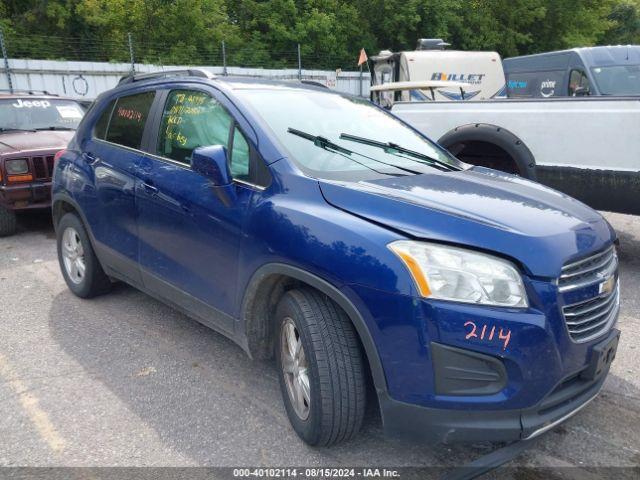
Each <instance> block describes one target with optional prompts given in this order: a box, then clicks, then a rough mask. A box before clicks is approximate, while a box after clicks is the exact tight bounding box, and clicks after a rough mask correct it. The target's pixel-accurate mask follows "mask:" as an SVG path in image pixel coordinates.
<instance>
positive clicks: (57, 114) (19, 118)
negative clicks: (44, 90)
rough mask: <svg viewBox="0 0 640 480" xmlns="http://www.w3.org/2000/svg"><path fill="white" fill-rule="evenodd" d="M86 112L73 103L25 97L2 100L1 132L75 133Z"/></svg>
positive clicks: (0, 106)
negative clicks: (54, 131) (46, 131)
mask: <svg viewBox="0 0 640 480" xmlns="http://www.w3.org/2000/svg"><path fill="white" fill-rule="evenodd" d="M83 116H84V109H83V108H82V107H81V106H80V104H79V103H77V102H74V101H73V100H60V99H55V98H37V97H36V98H33V97H21V98H12V99H7V100H0V131H9V130H75V129H76V128H78V124H79V123H80V120H82V117H83Z"/></svg>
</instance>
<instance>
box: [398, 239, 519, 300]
mask: <svg viewBox="0 0 640 480" xmlns="http://www.w3.org/2000/svg"><path fill="white" fill-rule="evenodd" d="M389 248H390V249H391V250H392V251H393V252H394V253H395V254H396V255H398V257H400V259H401V260H402V261H403V263H404V264H405V265H406V267H407V268H408V269H409V272H411V276H412V277H413V279H414V281H415V282H416V285H417V287H418V290H419V292H420V294H421V295H422V296H423V297H429V298H436V299H440V300H453V301H456V302H465V303H476V304H481V305H496V306H501V307H515V308H526V307H527V306H528V302H527V294H526V292H525V290H524V285H523V283H522V277H521V276H520V273H519V272H518V270H517V269H516V268H515V267H514V265H513V264H512V263H510V262H508V261H506V260H503V259H501V258H498V257H494V256H491V255H486V254H484V253H478V252H474V251H472V250H465V249H462V248H455V247H448V246H445V245H437V244H433V243H426V242H415V241H409V240H401V241H398V242H393V243H391V244H389Z"/></svg>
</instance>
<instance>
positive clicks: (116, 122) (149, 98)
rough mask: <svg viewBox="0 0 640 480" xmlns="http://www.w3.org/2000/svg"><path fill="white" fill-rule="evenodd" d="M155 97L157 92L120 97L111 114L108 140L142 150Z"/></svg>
mask: <svg viewBox="0 0 640 480" xmlns="http://www.w3.org/2000/svg"><path fill="white" fill-rule="evenodd" d="M154 97H155V92H144V93H139V94H136V95H129V96H126V97H120V98H119V99H118V101H117V102H116V105H115V107H114V109H113V113H112V114H111V122H110V123H109V128H108V129H107V135H106V140H107V141H109V142H113V143H117V144H119V145H124V146H125V147H131V148H140V143H141V142H142V133H143V132H144V126H145V124H146V122H147V118H148V116H149V110H150V109H151V104H152V103H153V99H154Z"/></svg>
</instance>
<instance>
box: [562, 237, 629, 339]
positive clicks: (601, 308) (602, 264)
mask: <svg viewBox="0 0 640 480" xmlns="http://www.w3.org/2000/svg"><path fill="white" fill-rule="evenodd" d="M617 270H618V257H617V255H616V252H615V247H613V246H612V247H610V248H608V249H607V250H605V251H603V252H600V253H597V254H595V255H593V256H591V257H588V258H586V259H584V260H580V261H578V262H574V263H571V264H569V265H566V266H565V267H564V268H563V269H562V274H561V276H560V279H559V281H558V286H559V290H560V292H566V291H570V290H575V289H577V288H581V287H587V286H592V285H595V284H598V285H600V284H601V283H603V282H605V281H606V280H607V279H611V278H613V280H611V281H613V282H615V283H614V285H613V288H612V289H611V290H610V291H608V292H602V291H600V293H598V294H597V295H596V296H594V297H591V298H587V299H585V300H582V301H580V302H578V303H572V304H570V305H565V306H564V307H563V308H562V313H563V314H564V318H565V322H566V324H567V329H568V330H569V335H570V336H571V338H572V339H573V340H574V341H576V342H588V341H589V340H592V339H594V338H596V337H598V336H600V335H602V334H603V333H604V332H606V331H608V330H609V328H610V327H611V325H612V324H613V322H614V321H615V318H616V316H617V314H618V309H619V306H620V295H619V283H618V281H617ZM599 290H601V289H599Z"/></svg>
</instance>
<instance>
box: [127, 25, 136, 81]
mask: <svg viewBox="0 0 640 480" xmlns="http://www.w3.org/2000/svg"><path fill="white" fill-rule="evenodd" d="M127 37H128V39H129V58H130V59H131V75H133V74H134V73H136V64H135V59H134V57H133V39H132V38H131V33H127Z"/></svg>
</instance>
